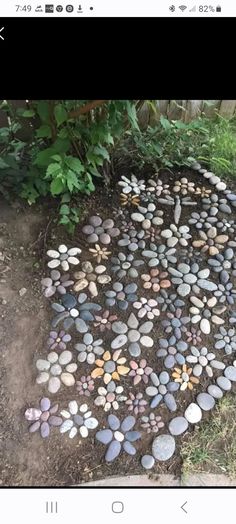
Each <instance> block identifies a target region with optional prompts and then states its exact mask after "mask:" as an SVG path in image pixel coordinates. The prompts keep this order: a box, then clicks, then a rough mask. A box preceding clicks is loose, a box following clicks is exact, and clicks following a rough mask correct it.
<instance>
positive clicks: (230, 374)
mask: <svg viewBox="0 0 236 524" xmlns="http://www.w3.org/2000/svg"><path fill="white" fill-rule="evenodd" d="M224 374H225V377H226V378H228V379H229V380H232V382H236V368H235V367H234V366H228V367H227V368H226V369H225V371H224Z"/></svg>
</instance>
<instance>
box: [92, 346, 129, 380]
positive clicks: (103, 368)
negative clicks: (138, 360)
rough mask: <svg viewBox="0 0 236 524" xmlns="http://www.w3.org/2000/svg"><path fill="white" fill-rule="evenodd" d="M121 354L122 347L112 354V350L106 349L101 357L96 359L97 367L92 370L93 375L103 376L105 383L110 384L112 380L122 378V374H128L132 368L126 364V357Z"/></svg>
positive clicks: (96, 376) (94, 376)
mask: <svg viewBox="0 0 236 524" xmlns="http://www.w3.org/2000/svg"><path fill="white" fill-rule="evenodd" d="M120 355H121V349H118V350H117V351H114V353H113V354H112V355H111V353H110V351H105V353H104V354H103V356H102V358H101V359H97V360H95V364H96V366H97V367H96V368H95V369H94V370H93V371H92V373H91V377H92V378H94V379H95V378H98V377H102V378H103V381H104V384H109V382H111V380H115V381H116V380H120V376H124V375H127V373H129V370H130V368H128V367H127V366H124V364H125V363H126V358H125V357H121V356H120Z"/></svg>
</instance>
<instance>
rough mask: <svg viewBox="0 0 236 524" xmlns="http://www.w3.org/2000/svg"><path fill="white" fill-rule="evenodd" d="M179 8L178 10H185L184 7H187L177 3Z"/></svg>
mask: <svg viewBox="0 0 236 524" xmlns="http://www.w3.org/2000/svg"><path fill="white" fill-rule="evenodd" d="M179 9H180V11H185V9H187V6H186V5H179Z"/></svg>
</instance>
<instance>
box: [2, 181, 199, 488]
mask: <svg viewBox="0 0 236 524" xmlns="http://www.w3.org/2000/svg"><path fill="white" fill-rule="evenodd" d="M150 175H151V173H150ZM183 175H187V176H188V178H189V180H194V181H195V182H196V181H197V182H198V185H201V180H202V179H200V180H199V176H197V175H196V174H195V173H188V172H186V171H183V172H182V174H181V176H183ZM163 176H165V178H167V179H169V180H170V179H171V178H180V174H179V173H176V174H173V173H172V174H170V173H169V172H166V173H163ZM163 176H161V178H163ZM204 182H205V181H204ZM108 204H109V207H108ZM118 205H119V196H118V192H117V190H112V189H109V188H106V191H104V188H98V190H97V192H96V194H95V195H92V196H90V197H86V198H84V199H82V209H83V213H82V217H81V224H79V225H78V226H77V228H76V231H75V234H74V236H73V238H72V239H71V238H70V237H69V235H68V234H67V233H66V231H65V229H64V228H62V226H57V225H56V220H55V217H56V216H57V213H56V211H57V210H56V204H55V201H51V200H49V201H48V202H45V203H44V204H43V205H42V204H37V205H35V206H33V207H30V206H27V204H25V203H24V202H22V201H18V200H16V201H15V202H13V204H9V203H8V202H6V201H5V200H3V199H1V200H0V316H1V317H0V318H1V320H0V485H2V486H26V487H28V486H35V487H36V486H45V487H46V486H73V485H78V484H83V483H84V482H89V481H93V480H100V479H104V478H106V477H112V476H117V475H119V476H121V475H124V476H125V475H131V474H132V475H137V474H143V473H144V470H143V468H142V467H141V465H140V459H141V457H142V455H143V454H145V453H150V452H151V442H152V439H153V436H150V435H146V436H144V438H142V440H141V441H138V442H137V444H136V447H137V454H136V456H135V457H130V456H128V455H126V454H121V455H120V456H119V458H118V459H117V460H116V461H115V462H114V463H112V464H110V465H108V464H106V463H105V461H104V454H105V447H104V446H103V445H102V444H99V443H97V442H95V438H94V435H95V432H94V431H93V432H91V433H90V435H89V437H88V438H87V439H82V438H81V437H76V438H75V439H72V440H71V439H69V438H68V435H67V434H66V435H61V434H60V432H59V431H58V428H52V431H51V434H50V437H49V438H48V439H44V440H43V439H42V438H41V437H40V435H39V434H38V433H36V434H33V435H32V434H29V433H28V427H27V426H28V423H27V421H26V420H25V419H24V412H25V410H26V409H27V408H28V407H31V406H35V407H37V406H38V404H39V400H40V398H42V397H43V396H47V395H48V391H47V387H46V386H43V385H37V384H36V382H35V379H36V376H37V371H36V367H35V362H36V360H37V359H38V358H40V357H42V358H44V357H45V356H46V355H47V351H48V350H47V346H46V340H47V338H48V333H49V331H50V320H51V318H52V312H51V308H50V305H49V301H47V299H45V298H44V297H43V295H42V291H41V284H40V280H41V278H42V277H43V276H46V273H47V265H46V262H47V260H46V251H47V249H49V248H56V247H57V246H58V245H59V244H60V243H65V244H69V245H71V246H79V247H81V248H84V247H85V243H84V239H83V238H82V235H81V234H80V230H81V228H82V225H83V223H85V222H84V221H85V220H86V216H89V215H94V214H96V213H98V214H99V213H100V214H101V216H102V217H103V218H108V217H109V218H112V209H116V208H117V207H118ZM195 209H196V208H195ZM166 215H167V216H166ZM166 215H165V217H166V220H167V221H166V227H168V225H169V224H170V223H171V221H172V210H171V213H169V210H168V214H166ZM186 215H187V216H188V217H189V209H188V208H187V210H186ZM187 216H186V218H187ZM184 218H185V217H184V215H183V218H182V220H181V223H185V222H184V220H183V219H184ZM112 250H113V254H114V255H115V254H116V253H118V251H119V247H118V246H117V245H116V244H115V241H113V247H112ZM80 258H81V259H82V260H83V259H84V260H86V258H87V257H86V256H84V255H83V253H82V256H81V257H80ZM107 267H108V269H109V263H108V264H107ZM110 274H111V273H110ZM108 287H109V286H108ZM101 297H102V294H101V293H99V297H98V300H99V303H101V304H102V299H101ZM119 317H120V318H121V319H122V320H127V317H128V313H126V312H121V314H120V312H119ZM163 318H164V317H163V314H161V316H160V317H159V322H157V328H156V330H155V333H154V336H153V338H154V341H157V340H158V338H160V336H161V333H162V331H161V328H160V320H162V319H163ZM92 333H93V334H96V335H97V336H99V332H97V331H95V329H93V328H92ZM106 337H107V338H106V340H107V343H108V344H107V348H108V349H109V342H110V340H111V338H112V335H111V334H108V335H106ZM73 342H75V338H74V337H73ZM203 345H204V340H203ZM68 349H73V345H72V344H71V343H70V344H69V345H68ZM127 356H128V355H127ZM145 357H147V360H148V362H149V364H150V365H151V366H153V367H155V369H156V370H157V371H159V372H160V371H161V361H160V362H157V360H156V357H155V344H154V347H153V348H152V349H149V350H147V354H145ZM128 360H129V359H128ZM83 366H85V367H84V368H83V373H82V374H85V373H86V372H87V374H89V372H90V371H91V367H90V366H88V365H87V367H86V365H83ZM85 368H86V370H85ZM78 372H79V371H78V370H77V374H78ZM78 378H79V375H78V376H77V379H78ZM201 382H202V386H201V389H202V390H206V388H207V385H208V381H207V380H206V381H205V384H204V383H203V381H201ZM121 385H123V386H124V388H125V391H126V393H127V392H129V390H130V391H132V390H133V386H132V382H131V380H130V379H127V378H125V377H123V378H122V379H121ZM141 388H142V389H143V392H144V385H143V386H141ZM141 388H140V389H141ZM72 389H73V390H72ZM195 395H196V392H194V393H191V392H188V393H187V394H186V395H185V397H184V401H183V400H181V399H182V398H183V396H181V397H180V396H179V394H177V396H176V401H177V405H178V410H177V412H176V415H178V414H182V413H183V411H184V409H185V405H186V406H187V405H188V404H189V402H190V401H191V398H194V397H195ZM49 396H50V398H51V399H52V402H53V396H52V395H50V394H49ZM94 397H95V395H94V396H92V397H90V399H88V404H89V405H90V406H91V408H92V412H93V415H94V416H96V417H97V418H98V420H99V422H100V427H101V428H102V427H105V420H106V414H105V413H104V412H103V410H102V408H97V407H96V406H95V405H94V404H93V400H94ZM73 398H75V399H76V398H77V400H78V398H79V397H78V395H77V393H76V390H75V389H74V388H65V387H62V388H61V389H60V391H59V392H58V393H57V395H56V401H55V402H53V403H56V402H59V407H60V408H66V406H67V404H68V401H70V400H72V399H73ZM86 402H87V400H86ZM121 406H122V404H121ZM158 413H159V414H160V415H161V416H162V418H163V421H164V422H168V419H169V414H168V410H167V408H166V407H165V406H164V405H161V407H160V408H159V410H158ZM126 415H127V407H125V406H123V407H121V408H120V409H119V416H120V417H121V418H123V417H124V416H126ZM208 416H209V415H206V414H204V418H207V417H208ZM161 431H162V432H163V430H161ZM190 431H192V430H190ZM164 432H165V431H164ZM91 435H92V436H91ZM186 439H188V432H187V433H186V434H185V435H184V436H182V437H181V439H180V438H179V439H176V441H177V449H176V453H175V455H174V456H173V457H172V459H171V460H169V461H168V462H167V463H162V464H161V463H156V464H155V466H154V468H153V469H152V472H151V474H150V477H151V478H158V475H160V474H167V473H168V474H173V475H176V476H177V477H179V476H180V474H181V458H180V445H181V441H182V442H183V440H186Z"/></svg>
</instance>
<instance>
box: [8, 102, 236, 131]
mask: <svg viewBox="0 0 236 524" xmlns="http://www.w3.org/2000/svg"><path fill="white" fill-rule="evenodd" d="M153 106H154V108H155V110H153ZM11 107H12V109H13V110H16V109H17V108H19V107H27V101H26V100H11ZM216 112H218V113H219V114H220V115H222V116H224V117H226V118H231V117H232V116H234V115H236V100H154V101H153V102H152V105H150V104H148V103H147V102H145V103H144V104H143V106H142V107H141V109H140V110H139V112H138V117H139V124H140V127H141V128H146V127H147V126H148V125H151V126H152V125H155V123H156V122H157V121H158V120H159V118H160V115H164V116H166V117H167V118H168V119H169V120H180V119H182V120H183V121H184V122H189V121H190V120H192V119H194V118H196V117H197V116H199V115H203V114H204V115H205V116H206V117H208V118H212V116H214V115H215V113H216ZM22 124H23V126H22V129H21V130H20V131H19V132H18V133H17V137H18V138H20V139H21V140H23V141H27V140H28V139H29V138H30V136H31V134H32V123H31V121H30V119H25V118H24V119H22ZM7 125H8V120H7V115H6V113H5V112H4V111H1V110H0V127H5V126H7Z"/></svg>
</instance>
